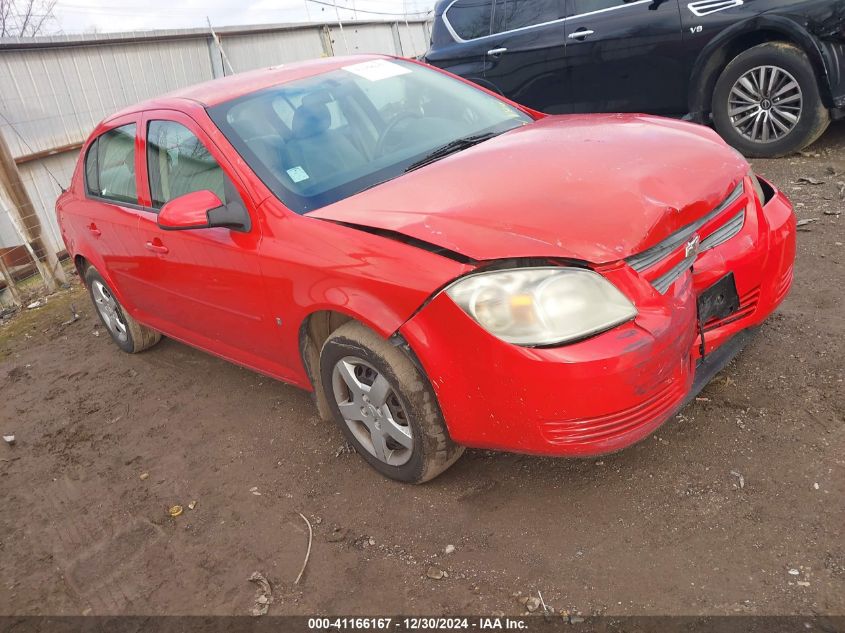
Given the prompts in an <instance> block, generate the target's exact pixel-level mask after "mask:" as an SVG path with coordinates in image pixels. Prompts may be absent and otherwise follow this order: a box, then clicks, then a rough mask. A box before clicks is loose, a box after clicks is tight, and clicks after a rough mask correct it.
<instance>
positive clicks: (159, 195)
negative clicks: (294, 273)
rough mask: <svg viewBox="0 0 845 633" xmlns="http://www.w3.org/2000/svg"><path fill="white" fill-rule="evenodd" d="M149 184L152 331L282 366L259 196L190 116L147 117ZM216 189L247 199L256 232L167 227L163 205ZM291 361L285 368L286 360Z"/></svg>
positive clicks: (225, 196) (143, 220) (144, 233)
mask: <svg viewBox="0 0 845 633" xmlns="http://www.w3.org/2000/svg"><path fill="white" fill-rule="evenodd" d="M143 133H144V143H143V149H144V158H145V160H144V174H145V176H146V177H145V178H144V179H143V180H144V183H143V184H144V186H145V191H144V194H145V197H146V202H147V203H148V204H147V206H146V208H145V209H144V210H143V211H141V212H140V214H139V215H140V218H139V230H138V245H139V246H140V253H142V254H141V255H140V260H141V264H140V266H139V267H138V273H137V274H138V279H139V281H141V285H143V286H144V292H143V293H142V294H141V295H140V297H139V299H138V301H139V303H140V306H139V307H140V308H141V310H142V311H143V312H145V313H146V314H147V315H149V318H148V322H149V323H150V325H152V326H153V327H158V328H159V329H162V330H163V331H164V332H165V333H168V334H170V335H171V336H174V337H176V338H180V339H182V340H184V341H186V342H189V343H192V344H195V345H198V346H200V347H203V348H205V349H208V350H209V351H212V352H214V353H217V354H219V355H221V356H224V357H226V358H229V359H230V360H234V361H237V362H241V363H244V364H246V365H249V366H251V367H254V368H256V369H259V370H264V371H268V372H269V373H274V374H279V373H286V372H284V371H280V367H279V364H280V356H279V349H280V345H279V342H278V335H277V332H276V329H275V325H274V319H273V317H272V315H271V314H270V312H269V309H268V302H267V298H266V293H265V289H264V283H263V278H262V275H261V270H260V266H259V261H258V249H259V244H260V241H261V232H260V224H259V222H258V221H257V217H256V213H257V212H256V209H255V207H254V205H253V200H252V199H251V198H250V196H249V195H248V192H247V191H246V190H245V189H244V187H243V184H242V182H241V181H240V179H239V178H238V177H237V176H236V174H235V173H234V171H233V170H232V168H231V166H230V164H229V163H228V161H227V160H226V159H225V157H224V156H223V154H222V152H220V150H219V149H218V148H217V146H216V145H215V144H214V143H213V142H212V141H211V139H210V138H209V137H208V136H207V135H206V134H205V132H204V131H203V130H202V128H201V127H200V126H199V125H198V124H197V123H196V122H195V121H194V120H193V119H192V118H191V117H189V116H187V115H185V114H182V113H178V112H174V111H169V110H167V111H152V112H147V113H145V115H144V117H143ZM202 190H211V191H213V192H214V193H215V194H216V195H217V197H218V198H219V199H220V200H221V202H223V204H224V205H235V204H242V205H244V207H245V208H246V210H247V212H248V213H249V214H250V220H251V221H250V227H249V229H248V230H235V229H230V228H227V227H214V228H199V229H188V230H164V229H162V228H160V227H159V226H158V223H157V217H158V216H157V214H158V211H159V210H160V209H161V208H162V207H163V206H164V205H165V204H166V203H167V202H169V201H171V200H173V199H175V198H178V197H180V196H182V195H185V194H187V193H191V192H195V191H202ZM282 367H284V365H282Z"/></svg>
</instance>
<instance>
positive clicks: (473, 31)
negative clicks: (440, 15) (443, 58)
mask: <svg viewBox="0 0 845 633" xmlns="http://www.w3.org/2000/svg"><path fill="white" fill-rule="evenodd" d="M492 16H493V2H492V0H458V1H457V2H455V3H454V4H453V5H452V6H451V7H449V9H448V10H447V11H446V19H447V20H448V21H449V24H450V25H451V26H452V28H453V29H454V30H455V33H457V34H458V36H459V37H460V38H461V39H465V40H472V39H475V38H477V37H484V36H485V35H490V20H491V18H492Z"/></svg>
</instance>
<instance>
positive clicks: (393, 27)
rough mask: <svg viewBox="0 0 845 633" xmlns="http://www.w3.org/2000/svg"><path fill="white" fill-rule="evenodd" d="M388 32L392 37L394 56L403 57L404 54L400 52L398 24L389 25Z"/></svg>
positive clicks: (400, 42) (400, 39) (400, 40)
mask: <svg viewBox="0 0 845 633" xmlns="http://www.w3.org/2000/svg"><path fill="white" fill-rule="evenodd" d="M390 32H391V34H392V35H393V48H394V49H395V50H394V54H395V55H398V56H399V57H405V52H404V51H403V50H402V36H401V35H399V22H391V23H390Z"/></svg>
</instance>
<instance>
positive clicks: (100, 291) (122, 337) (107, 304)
mask: <svg viewBox="0 0 845 633" xmlns="http://www.w3.org/2000/svg"><path fill="white" fill-rule="evenodd" d="M91 289H92V290H93V293H92V294H93V295H94V305H95V306H96V307H97V312H99V313H100V316H101V317H102V318H103V323H105V324H106V327H107V328H108V329H109V332H111V333H112V335H113V336H114V337H115V338H117V339H118V340H119V341H121V342H123V341H126V340H127V338H128V330H127V328H126V321H125V320H124V318H123V312H122V311H121V309H120V304H119V303H118V302H117V299H115V298H114V296H113V295H112V293H111V292H110V291H109V289H108V288H106V286H105V285H104V284H103V283H102V282H100V281H98V280H95V281H94V282H93V284H91Z"/></svg>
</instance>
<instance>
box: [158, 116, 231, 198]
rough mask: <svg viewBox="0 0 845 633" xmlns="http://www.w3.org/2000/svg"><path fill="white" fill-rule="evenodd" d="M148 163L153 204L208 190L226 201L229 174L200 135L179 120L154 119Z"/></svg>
mask: <svg viewBox="0 0 845 633" xmlns="http://www.w3.org/2000/svg"><path fill="white" fill-rule="evenodd" d="M147 166H148V169H149V175H150V194H151V195H152V203H153V207H155V208H156V209H160V208H161V207H163V206H164V205H165V204H166V203H168V202H170V201H171V200H173V199H174V198H178V197H179V196H184V195H185V194H187V193H193V192H194V191H203V190H205V189H208V190H210V191H213V192H214V193H216V194H217V197H218V198H220V200H221V202H223V204H226V202H227V200H226V192H227V190H228V189H229V188H228V187H226V186H225V181H226V177H225V176H224V174H223V170H222V169H221V168H220V165H218V164H217V161H216V160H214V157H212V155H211V154H210V153H209V151H208V149H207V148H206V147H205V145H203V144H202V143H201V142H200V140H199V139H198V138H197V137H196V135H195V134H194V133H193V132H191V131H190V130H189V129H188V128H186V127H185V126H184V125H182V124H181V123H176V122H175V121H150V123H149V125H148V127H147Z"/></svg>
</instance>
